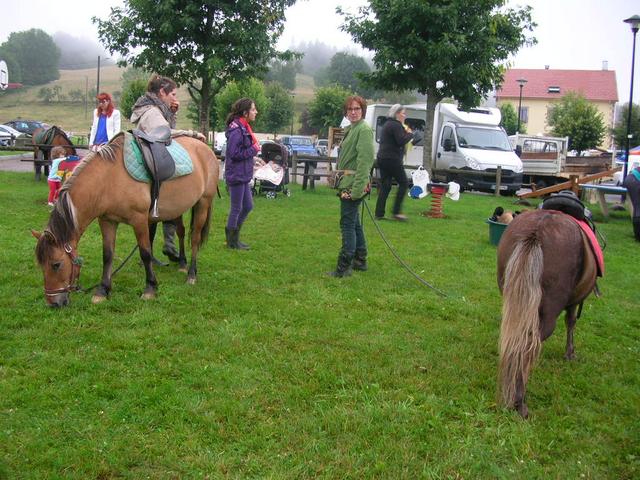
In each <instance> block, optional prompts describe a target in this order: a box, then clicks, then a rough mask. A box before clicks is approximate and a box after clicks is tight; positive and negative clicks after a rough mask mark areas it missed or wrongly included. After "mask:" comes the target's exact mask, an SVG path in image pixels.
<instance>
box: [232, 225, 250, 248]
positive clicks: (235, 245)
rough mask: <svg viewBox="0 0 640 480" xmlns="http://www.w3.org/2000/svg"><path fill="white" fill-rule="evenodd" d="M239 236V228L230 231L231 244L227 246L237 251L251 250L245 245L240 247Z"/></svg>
mask: <svg viewBox="0 0 640 480" xmlns="http://www.w3.org/2000/svg"><path fill="white" fill-rule="evenodd" d="M238 234H239V230H238V229H237V228H230V229H229V243H227V246H228V247H229V248H233V249H235V250H249V247H248V246H247V245H245V244H244V243H243V244H242V245H240V243H239V242H238Z"/></svg>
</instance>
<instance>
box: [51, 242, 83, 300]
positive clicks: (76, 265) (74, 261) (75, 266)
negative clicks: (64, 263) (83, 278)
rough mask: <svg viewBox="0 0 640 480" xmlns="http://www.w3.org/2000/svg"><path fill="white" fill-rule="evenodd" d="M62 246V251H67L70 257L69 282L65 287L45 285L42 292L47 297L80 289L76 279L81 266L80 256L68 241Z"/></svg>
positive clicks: (78, 276)
mask: <svg viewBox="0 0 640 480" xmlns="http://www.w3.org/2000/svg"><path fill="white" fill-rule="evenodd" d="M62 248H64V251H65V252H66V253H67V255H69V258H70V259H71V276H70V277H69V283H68V284H67V286H66V287H61V288H53V289H52V288H47V287H46V286H45V288H44V294H45V295H46V296H48V297H54V296H56V295H59V294H61V293H68V292H78V291H80V290H82V289H81V288H80V286H79V285H78V279H79V278H80V267H82V257H79V256H78V252H77V250H76V249H75V248H73V247H72V246H71V244H70V243H65V244H64V246H63V247H62Z"/></svg>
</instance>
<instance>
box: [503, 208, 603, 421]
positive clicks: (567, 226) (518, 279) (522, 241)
mask: <svg viewBox="0 0 640 480" xmlns="http://www.w3.org/2000/svg"><path fill="white" fill-rule="evenodd" d="M596 275H597V264H596V258H595V255H594V253H593V251H592V250H591V247H590V245H589V242H588V240H587V238H586V235H585V234H584V233H583V232H582V229H581V228H580V226H579V225H578V224H577V223H576V222H575V221H574V220H573V219H572V218H570V217H569V216H568V215H565V214H563V213H560V212H557V211H554V210H535V211H530V212H524V213H522V214H521V215H518V216H516V217H515V218H514V220H513V222H511V224H510V225H509V227H508V228H507V229H506V230H505V232H504V234H503V235H502V238H501V240H500V244H499V245H498V286H499V287H500V291H501V292H502V294H503V304H502V325H501V327H500V345H499V347H500V365H499V369H498V389H499V398H500V400H501V402H502V404H503V405H504V406H506V407H509V408H515V409H516V410H517V411H518V413H520V415H521V416H522V417H523V418H527V416H528V414H529V411H528V408H527V405H526V402H525V392H526V387H527V380H528V379H529V373H530V372H531V369H532V367H533V365H534V363H535V362H536V360H537V358H538V356H539V354H540V350H541V347H542V342H543V341H544V340H546V339H547V338H548V337H549V336H550V335H551V334H552V333H553V330H554V328H555V326H556V319H557V318H558V316H559V315H560V314H561V313H562V311H563V310H564V311H565V312H566V316H565V322H566V325H567V345H566V352H565V358H566V359H567V360H570V359H573V358H574V356H575V355H574V348H573V329H574V327H575V324H576V318H577V310H578V306H580V305H581V304H582V302H583V300H584V299H585V298H587V296H588V295H589V294H590V293H591V291H592V290H593V289H594V287H595V284H596Z"/></svg>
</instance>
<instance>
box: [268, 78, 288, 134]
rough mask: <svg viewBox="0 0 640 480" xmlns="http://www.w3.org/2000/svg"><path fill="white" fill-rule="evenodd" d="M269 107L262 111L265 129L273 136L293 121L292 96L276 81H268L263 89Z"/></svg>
mask: <svg viewBox="0 0 640 480" xmlns="http://www.w3.org/2000/svg"><path fill="white" fill-rule="evenodd" d="M265 94H266V96H267V99H268V100H269V108H267V111H266V112H265V113H264V115H263V116H264V125H265V129H266V130H267V131H268V132H270V133H273V134H274V136H275V134H276V133H278V131H280V130H282V129H283V128H284V127H286V126H289V125H290V124H291V122H292V121H293V98H292V97H291V95H289V92H287V91H286V90H285V89H284V87H283V86H282V85H280V84H279V83H278V82H274V83H270V84H268V85H267V88H266V89H265Z"/></svg>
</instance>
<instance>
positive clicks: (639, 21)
mask: <svg viewBox="0 0 640 480" xmlns="http://www.w3.org/2000/svg"><path fill="white" fill-rule="evenodd" d="M624 22H625V23H628V24H629V25H630V26H631V31H632V32H633V50H632V53H631V91H630V92H629V113H628V114H627V146H626V148H625V153H626V155H625V157H624V169H623V171H622V178H623V179H625V178H626V177H627V168H628V166H629V142H630V141H631V108H632V107H633V70H634V67H635V63H636V33H638V25H640V16H639V15H634V16H633V17H629V18H627V19H626V20H625V21H624Z"/></svg>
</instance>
